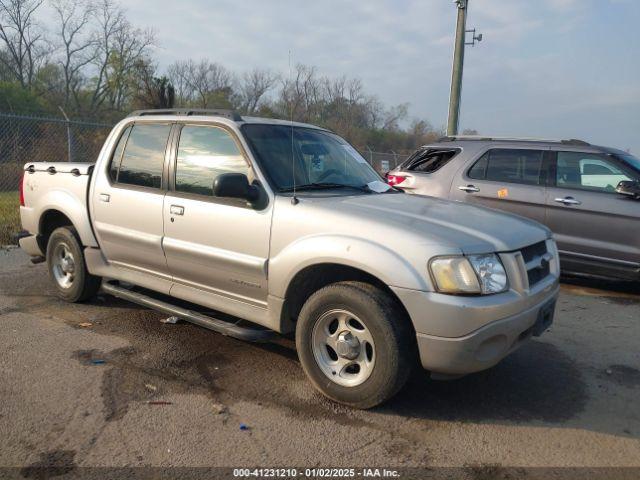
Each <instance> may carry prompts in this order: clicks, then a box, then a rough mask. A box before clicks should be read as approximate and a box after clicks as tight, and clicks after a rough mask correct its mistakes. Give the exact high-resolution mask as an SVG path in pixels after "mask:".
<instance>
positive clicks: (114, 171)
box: [109, 127, 131, 182]
mask: <svg viewBox="0 0 640 480" xmlns="http://www.w3.org/2000/svg"><path fill="white" fill-rule="evenodd" d="M129 132H131V127H127V128H125V129H124V131H123V132H122V135H120V139H119V140H118V144H117V145H116V148H115V150H114V151H113V156H112V157H111V164H110V166H109V178H110V179H111V181H112V182H115V181H116V180H117V179H118V170H119V169H120V162H121V161H122V152H123V151H124V146H125V145H126V143H127V138H129Z"/></svg>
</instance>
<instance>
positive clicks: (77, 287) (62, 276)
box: [47, 227, 102, 303]
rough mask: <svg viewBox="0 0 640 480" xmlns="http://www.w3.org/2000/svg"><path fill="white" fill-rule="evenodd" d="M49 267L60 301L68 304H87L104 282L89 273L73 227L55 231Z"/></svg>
mask: <svg viewBox="0 0 640 480" xmlns="http://www.w3.org/2000/svg"><path fill="white" fill-rule="evenodd" d="M47 266H48V268H49V276H50V277H51V279H52V280H53V284H54V285H55V287H56V292H57V294H58V297H60V298H61V299H62V300H64V301H66V302H71V303H76V302H83V301H85V300H87V299H89V298H91V297H93V296H94V295H95V294H96V293H97V291H98V289H99V288H100V284H101V281H102V279H101V278H100V277H96V276H94V275H91V274H90V273H89V272H88V271H87V265H86V263H85V260H84V252H83V249H82V245H81V244H80V239H79V237H78V233H77V232H76V229H75V228H73V227H60V228H57V229H55V230H54V231H53V233H52V234H51V236H50V237H49V242H48V243H47Z"/></svg>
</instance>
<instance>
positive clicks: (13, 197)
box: [0, 191, 20, 245]
mask: <svg viewBox="0 0 640 480" xmlns="http://www.w3.org/2000/svg"><path fill="white" fill-rule="evenodd" d="M19 231H20V194H19V193H18V192H17V191H15V192H0V245H10V244H12V243H15V238H14V237H15V235H16V233H18V232H19Z"/></svg>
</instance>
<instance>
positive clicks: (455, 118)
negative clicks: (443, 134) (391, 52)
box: [447, 0, 482, 136]
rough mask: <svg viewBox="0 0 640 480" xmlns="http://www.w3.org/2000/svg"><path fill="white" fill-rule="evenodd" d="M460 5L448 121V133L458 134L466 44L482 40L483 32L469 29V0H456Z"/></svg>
mask: <svg viewBox="0 0 640 480" xmlns="http://www.w3.org/2000/svg"><path fill="white" fill-rule="evenodd" d="M453 3H455V4H456V6H457V7H458V21H457V23H456V40H455V47H454V50H453V67H452V69H451V93H450V94H449V119H448V121H447V135H449V136H454V135H457V134H458V125H459V123H460V97H461V96H462V71H463V69H464V49H465V45H471V46H472V47H473V46H474V45H475V44H476V42H481V41H482V34H481V33H480V34H478V35H476V29H475V28H474V29H473V30H467V29H466V25H467V10H468V9H469V0H454V2H453ZM467 33H471V42H466V41H465V38H466V34H467Z"/></svg>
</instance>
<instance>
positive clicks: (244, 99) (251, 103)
mask: <svg viewBox="0 0 640 480" xmlns="http://www.w3.org/2000/svg"><path fill="white" fill-rule="evenodd" d="M277 78H278V77H277V75H275V74H274V73H273V72H271V71H270V70H261V69H259V68H254V69H253V70H251V71H250V72H246V73H245V74H244V75H243V76H242V82H241V84H240V88H239V90H240V92H239V97H240V108H241V109H242V111H243V112H246V113H248V114H253V113H255V112H256V111H257V110H258V106H259V104H260V101H261V100H262V99H263V97H264V96H265V95H266V94H267V92H268V91H269V90H271V89H272V88H273V87H274V86H275V83H276V80H277Z"/></svg>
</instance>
